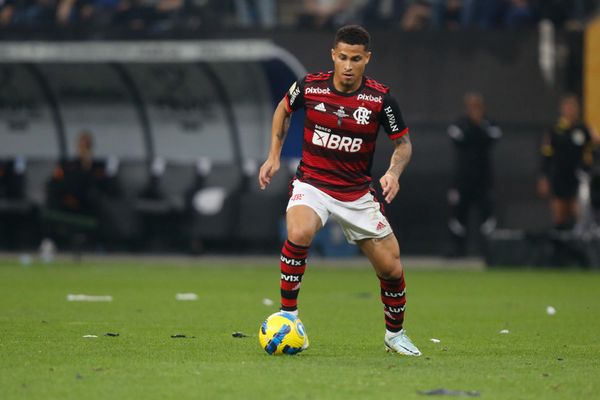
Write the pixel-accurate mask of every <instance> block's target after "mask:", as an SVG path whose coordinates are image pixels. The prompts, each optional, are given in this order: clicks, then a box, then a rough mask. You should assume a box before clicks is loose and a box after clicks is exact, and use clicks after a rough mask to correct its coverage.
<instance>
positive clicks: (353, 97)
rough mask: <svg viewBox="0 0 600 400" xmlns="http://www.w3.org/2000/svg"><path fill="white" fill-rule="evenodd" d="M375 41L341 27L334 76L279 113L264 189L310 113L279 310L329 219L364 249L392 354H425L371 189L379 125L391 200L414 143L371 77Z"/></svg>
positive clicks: (289, 304)
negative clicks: (292, 122) (302, 116)
mask: <svg viewBox="0 0 600 400" xmlns="http://www.w3.org/2000/svg"><path fill="white" fill-rule="evenodd" d="M369 46H370V36H369V33H368V32H367V31H366V30H365V29H364V28H362V27H360V26H356V25H350V26H345V27H342V28H340V29H339V30H338V31H337V33H336V36H335V40H334V43H333V49H332V50H331V58H332V60H333V65H334V70H333V71H332V72H326V73H316V74H309V75H307V76H306V77H304V78H303V79H301V80H299V81H297V82H295V83H294V84H293V85H292V86H291V87H290V89H289V91H288V92H287V94H286V95H285V97H284V98H283V100H281V102H280V103H279V105H278V106H277V109H276V110H275V112H274V114H273V126H272V141H271V148H270V151H269V156H268V158H267V160H266V161H265V163H264V164H263V165H262V167H261V169H260V172H259V177H258V179H259V184H260V187H261V188H262V189H264V188H266V187H267V185H268V184H269V182H270V181H271V178H272V177H273V175H274V174H275V173H276V172H277V171H278V170H279V167H280V154H281V149H282V146H283V143H284V140H285V136H286V130H287V126H288V122H289V118H290V115H291V113H292V112H293V111H296V110H298V109H301V108H303V109H304V110H305V112H306V120H305V122H304V142H303V146H302V160H301V162H300V165H299V166H298V170H297V172H296V179H295V180H294V181H293V183H292V185H293V191H292V193H291V197H290V200H289V203H288V206H287V217H286V222H287V235H288V236H287V240H286V242H285V244H284V245H283V249H282V251H281V264H280V265H281V310H282V311H286V312H290V313H293V314H295V315H297V313H298V309H297V298H298V293H299V290H300V283H301V281H302V276H303V274H304V271H305V269H306V257H307V254H308V249H309V247H310V244H311V242H312V240H313V238H314V237H315V234H316V233H317V231H318V230H319V229H320V228H321V227H323V226H324V225H325V223H326V222H327V220H328V219H329V217H330V216H332V217H333V218H334V219H335V220H337V221H338V222H339V223H340V225H341V227H342V229H343V231H344V234H345V236H346V239H347V240H348V241H349V242H350V243H355V244H357V245H358V246H359V247H360V249H361V250H362V252H363V253H364V254H365V255H366V256H367V257H368V259H369V260H370V262H371V264H372V265H373V267H374V269H375V272H376V274H377V276H378V277H379V281H380V287H381V300H382V301H383V305H384V316H385V324H386V332H385V336H384V343H385V346H386V348H387V350H388V351H392V352H397V353H400V354H404V355H410V356H419V355H421V352H420V351H419V349H417V347H416V346H415V345H414V344H413V343H412V342H411V340H410V338H409V337H408V336H407V335H406V332H405V330H404V329H403V322H404V310H405V304H406V296H405V294H406V290H405V287H406V285H405V282H404V272H403V268H402V263H401V261H400V248H399V245H398V241H397V240H396V237H395V235H394V233H393V232H392V229H391V227H390V224H389V222H388V220H387V219H386V217H385V216H384V215H383V206H382V205H381V204H380V203H379V202H378V201H377V200H376V198H375V196H374V190H373V189H372V188H371V180H372V179H371V165H372V161H373V154H374V152H375V140H376V137H377V132H378V130H379V126H380V125H382V126H383V127H384V129H385V131H386V133H387V134H388V136H389V137H390V139H391V140H392V141H393V142H394V145H395V150H394V153H393V155H392V158H391V162H390V166H389V168H388V170H387V172H386V173H385V174H384V175H383V176H382V177H381V179H380V180H379V183H380V184H381V188H382V191H383V196H384V197H385V201H386V202H387V203H390V202H391V201H392V200H393V199H394V197H396V194H397V193H398V190H399V183H398V180H399V178H400V175H401V174H402V172H403V171H404V168H405V167H406V165H407V164H408V162H409V160H410V157H411V153H412V146H411V142H410V138H409V135H408V128H407V127H406V125H405V124H404V120H403V118H402V114H401V113H400V109H399V107H398V103H397V102H396V100H395V99H394V97H393V96H392V95H391V94H390V92H389V89H388V88H387V86H384V85H382V84H381V83H379V82H377V81H375V80H373V79H371V78H368V77H366V76H365V75H364V73H365V67H366V66H367V64H368V63H369V60H370V59H371V52H370V49H369Z"/></svg>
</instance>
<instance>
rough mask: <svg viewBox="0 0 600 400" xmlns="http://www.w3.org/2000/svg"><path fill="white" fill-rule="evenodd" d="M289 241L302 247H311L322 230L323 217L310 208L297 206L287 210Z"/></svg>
mask: <svg viewBox="0 0 600 400" xmlns="http://www.w3.org/2000/svg"><path fill="white" fill-rule="evenodd" d="M286 225H287V234H288V239H289V240H291V241H292V242H293V243H295V244H297V245H300V246H309V245H310V244H311V243H312V240H313V239H314V237H315V235H316V233H317V232H318V231H319V229H321V227H322V222H321V217H319V216H318V215H317V213H316V212H315V211H314V210H313V209H312V208H311V207H309V206H305V205H297V206H294V207H291V208H289V209H288V210H287V214H286Z"/></svg>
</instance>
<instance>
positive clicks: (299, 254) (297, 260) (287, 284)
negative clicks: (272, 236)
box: [280, 240, 308, 315]
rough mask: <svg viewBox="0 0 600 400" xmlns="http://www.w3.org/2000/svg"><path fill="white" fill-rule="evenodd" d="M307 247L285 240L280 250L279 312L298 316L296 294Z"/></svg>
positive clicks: (298, 289)
mask: <svg viewBox="0 0 600 400" xmlns="http://www.w3.org/2000/svg"><path fill="white" fill-rule="evenodd" d="M307 255H308V247H304V246H299V245H297V244H294V243H292V242H290V241H289V240H286V241H285V243H284V244H283V248H282V249H281V257H280V261H281V262H280V266H281V311H287V312H291V313H293V314H296V315H297V314H298V294H299V292H300V284H301V283H302V276H303V275H304V271H305V269H306V257H307Z"/></svg>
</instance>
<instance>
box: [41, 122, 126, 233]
mask: <svg viewBox="0 0 600 400" xmlns="http://www.w3.org/2000/svg"><path fill="white" fill-rule="evenodd" d="M47 193H48V196H47V209H46V211H45V219H46V221H47V222H48V223H49V224H48V226H47V228H48V229H50V232H47V234H48V235H49V236H54V237H56V238H57V239H59V240H61V239H66V240H67V241H69V240H70V241H73V240H76V241H79V242H80V243H78V244H79V245H80V244H83V242H85V241H87V239H90V238H95V236H97V234H98V232H99V229H98V227H99V225H100V222H101V221H100V220H101V218H100V216H101V213H102V201H103V200H104V198H105V196H114V195H117V194H118V193H117V186H116V183H115V179H114V177H111V176H109V174H107V169H106V165H105V163H104V162H101V161H98V160H94V158H93V138H92V134H91V133H90V132H87V131H83V132H81V133H80V134H79V136H78V137H77V157H76V158H74V159H72V160H63V161H61V162H60V163H59V164H58V165H57V166H56V167H55V169H54V172H53V174H52V178H51V179H50V181H49V182H48V185H47Z"/></svg>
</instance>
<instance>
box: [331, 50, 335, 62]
mask: <svg viewBox="0 0 600 400" xmlns="http://www.w3.org/2000/svg"><path fill="white" fill-rule="evenodd" d="M331 61H333V62H335V49H331Z"/></svg>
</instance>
